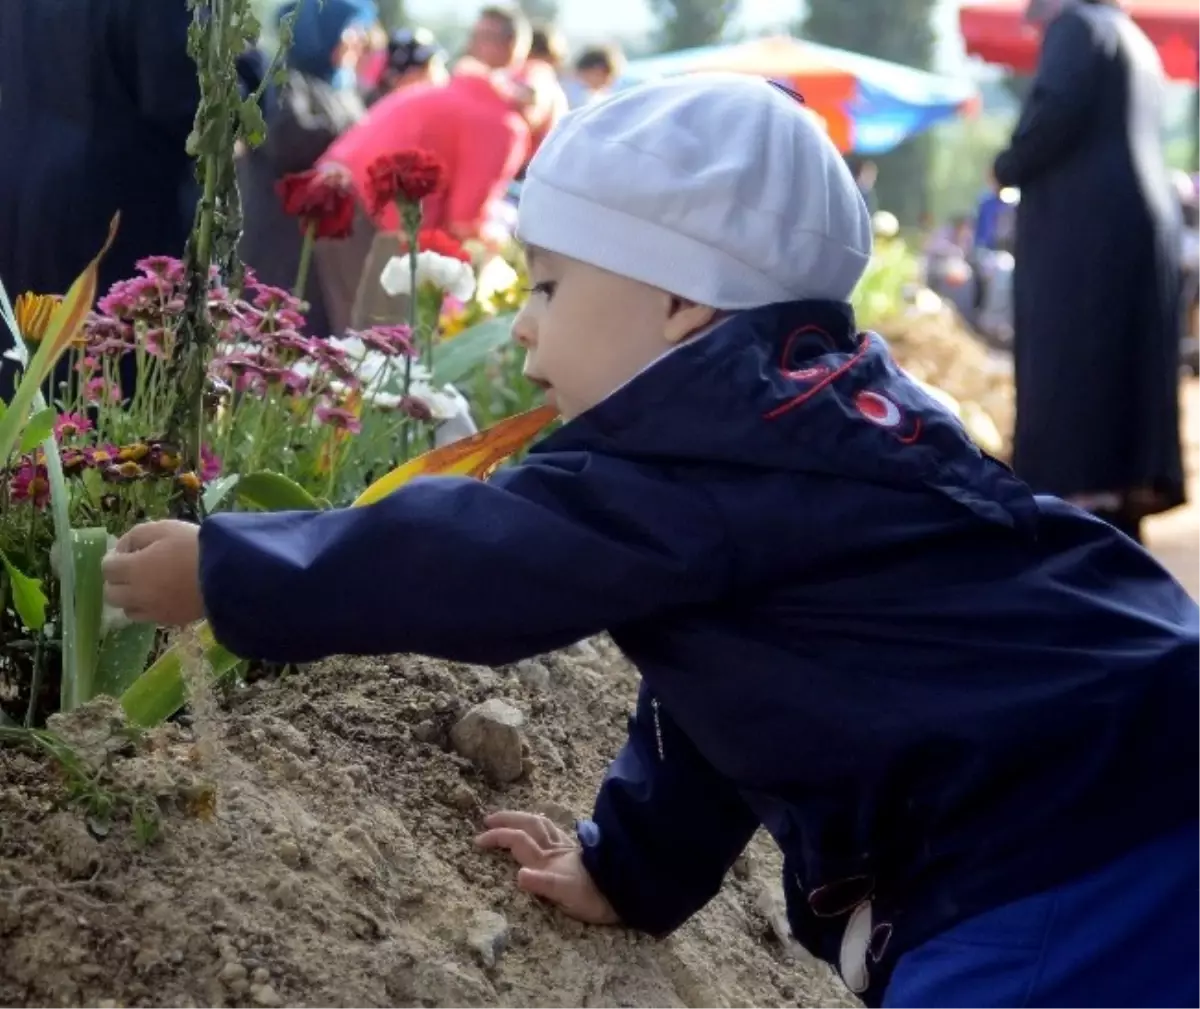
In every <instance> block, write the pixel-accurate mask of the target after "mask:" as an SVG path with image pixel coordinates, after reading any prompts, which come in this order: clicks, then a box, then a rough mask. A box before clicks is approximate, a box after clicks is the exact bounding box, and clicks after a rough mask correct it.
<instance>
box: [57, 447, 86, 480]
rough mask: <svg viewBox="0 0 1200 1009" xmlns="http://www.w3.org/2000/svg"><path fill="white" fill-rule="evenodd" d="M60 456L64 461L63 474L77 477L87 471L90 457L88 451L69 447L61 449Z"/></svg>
mask: <svg viewBox="0 0 1200 1009" xmlns="http://www.w3.org/2000/svg"><path fill="white" fill-rule="evenodd" d="M58 454H59V456H60V457H61V459H62V467H63V473H65V474H66V475H67V476H75V475H76V474H77V473H78V472H79V471H80V470H83V469H87V466H88V455H87V450H86V449H82V448H75V447H73V446H67V447H66V448H62V449H60V450H59V453H58Z"/></svg>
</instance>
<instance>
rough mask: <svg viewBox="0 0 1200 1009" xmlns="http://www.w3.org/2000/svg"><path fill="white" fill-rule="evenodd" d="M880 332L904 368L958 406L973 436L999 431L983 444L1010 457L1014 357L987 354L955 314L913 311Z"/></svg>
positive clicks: (945, 310) (943, 310) (887, 323)
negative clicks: (989, 430)
mask: <svg viewBox="0 0 1200 1009" xmlns="http://www.w3.org/2000/svg"><path fill="white" fill-rule="evenodd" d="M876 328H877V330H878V332H879V334H880V336H882V337H883V338H884V339H885V340H887V343H888V346H889V347H890V348H891V351H892V355H893V357H895V359H896V361H897V362H898V363H899V364H900V366H901V367H902V368H904V369H905V370H906V371H907V372H908V373H909V374H911V375H912V376H913V377H914V378H917V379H919V380H920V381H922V382H927V383H928V384H929V385H933V386H936V387H937V388H939V389H941V390H943V391H944V392H947V393H949V394H950V395H951V396H952V397H953V398H954V399H955V400H957V401H958V405H959V407H960V409H961V416H962V420H963V422H964V423H965V424H966V426H967V429H968V430H969V431H971V432H972V434H973V435H976V436H977V437H978V436H979V433H980V429H981V428H983V429H994V432H995V434H994V436H985V437H978V440H980V441H981V443H984V444H985V445H986V447H988V448H989V449H991V450H995V451H997V454H999V455H1001V456H1002V457H1005V458H1007V457H1008V456H1009V454H1010V452H1011V447H1012V430H1013V420H1014V416H1015V411H1016V392H1015V389H1014V387H1013V371H1012V359H1011V357H1009V355H1007V354H1002V353H998V352H996V351H993V350H991V349H990V348H988V347H987V346H986V345H985V344H984V343H983V342H982V341H981V340H980V339H979V338H978V337H976V336H975V335H974V334H973V333H972V332H971V331H970V330H969V329H967V328H966V326H965V325H964V324H963V322H962V320H961V319H960V318H959V317H958V315H957V314H956V313H955V312H954V311H953V310H952V309H950V308H945V307H943V308H939V309H938V310H936V311H925V310H922V309H921V308H919V307H916V306H913V307H912V308H910V310H909V311H907V312H905V313H901V314H899V315H896V316H894V317H892V318H890V319H888V320H886V321H885V322H883V323H881V324H880V325H879V326H877V327H876ZM985 417H986V418H987V420H986V421H984V418H985ZM988 442H995V444H993V445H987V444H986V443H988Z"/></svg>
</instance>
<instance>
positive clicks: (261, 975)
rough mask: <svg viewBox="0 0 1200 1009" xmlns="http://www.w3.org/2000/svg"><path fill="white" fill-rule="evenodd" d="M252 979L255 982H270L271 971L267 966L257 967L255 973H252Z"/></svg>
mask: <svg viewBox="0 0 1200 1009" xmlns="http://www.w3.org/2000/svg"><path fill="white" fill-rule="evenodd" d="M250 980H251V981H252V982H254V984H269V983H270V981H271V972H270V971H269V970H267V968H266V967H256V968H255V970H254V973H253V974H251V975H250Z"/></svg>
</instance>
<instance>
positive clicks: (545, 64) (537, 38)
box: [516, 25, 570, 158]
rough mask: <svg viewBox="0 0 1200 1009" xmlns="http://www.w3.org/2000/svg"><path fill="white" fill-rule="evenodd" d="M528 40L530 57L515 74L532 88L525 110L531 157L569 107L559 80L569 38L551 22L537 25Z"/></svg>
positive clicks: (522, 82) (520, 80)
mask: <svg viewBox="0 0 1200 1009" xmlns="http://www.w3.org/2000/svg"><path fill="white" fill-rule="evenodd" d="M529 39H530V42H529V56H528V57H527V58H526V60H525V64H524V66H522V67H521V68H520V69H519V70H518V72H517V75H516V76H517V81H518V82H519V83H521V84H524V85H525V86H526V87H528V88H529V90H530V94H529V97H528V101H527V102H526V103H525V107H524V113H525V119H526V121H527V122H528V123H529V128H530V131H531V134H532V136H531V140H530V150H529V157H531V158H532V157H533V155H534V154H536V153H537V149H538V147H540V146H541V143H542V141H543V140H545V139H546V136H547V134H548V133H549V132H550V131H551V130H552V129H553V128H554V127H555V125H556V124H557V123H558V121H559V120H560V119H562V117H563V116H565V115H566V114H567V112H568V111H569V108H570V107H569V105H568V104H567V95H566V92H565V91H564V90H563V86H562V83H561V81H560V74H561V73H562V68H563V65H564V64H565V63H566V59H567V43H566V39H564V38H563V36H562V33H561V32H559V31H557V30H556V29H555V28H553V27H551V26H549V25H539V26H536V27H535V28H534V29H533V31H532V32H531V33H530V36H529Z"/></svg>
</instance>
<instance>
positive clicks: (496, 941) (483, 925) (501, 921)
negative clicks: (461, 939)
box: [467, 911, 509, 967]
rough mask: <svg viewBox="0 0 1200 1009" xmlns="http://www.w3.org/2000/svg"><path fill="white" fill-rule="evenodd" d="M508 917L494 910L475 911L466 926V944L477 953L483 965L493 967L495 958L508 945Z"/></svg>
mask: <svg viewBox="0 0 1200 1009" xmlns="http://www.w3.org/2000/svg"><path fill="white" fill-rule="evenodd" d="M508 936H509V927H508V919H507V918H505V917H504V915H502V914H499V913H498V912H496V911H477V912H476V913H475V914H474V915H473V916H472V918H471V924H470V925H469V926H468V927H467V945H468V946H470V947H471V949H473V950H474V951H475V952H476V953H478V954H479V959H480V960H481V961H482V962H483V965H484V966H485V967H495V966H496V959H497V957H499V956H500V954H501V953H502V952H504V947H505V946H507V945H508Z"/></svg>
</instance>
